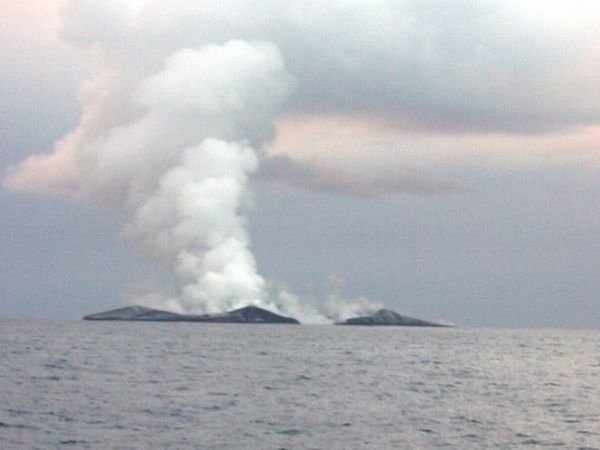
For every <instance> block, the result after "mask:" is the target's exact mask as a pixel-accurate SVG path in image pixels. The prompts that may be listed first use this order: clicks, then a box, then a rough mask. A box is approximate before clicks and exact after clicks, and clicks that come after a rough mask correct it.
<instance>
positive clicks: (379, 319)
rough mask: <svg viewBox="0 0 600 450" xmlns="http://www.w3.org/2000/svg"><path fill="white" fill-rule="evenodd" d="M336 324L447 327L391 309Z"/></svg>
mask: <svg viewBox="0 0 600 450" xmlns="http://www.w3.org/2000/svg"><path fill="white" fill-rule="evenodd" d="M336 325H368V326H400V327H447V326H448V325H442V324H439V323H434V322H427V321H425V320H421V319H415V318H413V317H408V316H403V315H402V314H398V313H397V312H395V311H392V310H389V309H380V310H379V311H377V312H376V313H374V314H372V315H370V316H361V317H353V318H351V319H348V320H345V321H344V322H338V323H337V324H336Z"/></svg>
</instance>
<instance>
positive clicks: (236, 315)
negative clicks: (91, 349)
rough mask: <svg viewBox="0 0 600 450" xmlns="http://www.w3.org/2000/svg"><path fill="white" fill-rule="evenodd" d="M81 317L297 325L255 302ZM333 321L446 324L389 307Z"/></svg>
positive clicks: (136, 308) (142, 308) (127, 309)
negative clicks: (224, 308)
mask: <svg viewBox="0 0 600 450" xmlns="http://www.w3.org/2000/svg"><path fill="white" fill-rule="evenodd" d="M83 320H97V321H101V320H105V321H111V320H112V321H125V322H204V323H230V324H244V323H248V324H289V325H298V324H300V322H299V321H298V320H296V319H294V318H293V317H286V316H282V315H280V314H276V313H274V312H271V311H268V310H266V309H263V308H259V307H258V306H245V307H243V308H238V309H234V310H232V311H228V312H225V313H219V314H178V313H174V312H170V311H163V310H159V309H154V308H148V307H145V306H139V305H133V306H126V307H124V308H118V309H112V310H110V311H105V312H101V313H96V314H89V315H87V316H84V317H83ZM336 325H366V326H402V327H447V326H448V325H442V324H439V323H434V322H428V321H425V320H421V319H415V318H413V317H408V316H404V315H401V314H398V313H397V312H395V311H391V310H389V309H380V310H379V311H377V312H375V313H374V314H371V315H368V316H361V317H353V318H350V319H347V320H345V321H343V322H337V323H336Z"/></svg>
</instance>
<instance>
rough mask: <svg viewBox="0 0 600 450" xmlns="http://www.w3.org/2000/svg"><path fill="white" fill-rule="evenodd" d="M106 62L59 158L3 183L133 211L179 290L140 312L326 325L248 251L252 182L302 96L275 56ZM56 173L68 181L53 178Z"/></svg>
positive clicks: (241, 50)
mask: <svg viewBox="0 0 600 450" xmlns="http://www.w3.org/2000/svg"><path fill="white" fill-rule="evenodd" d="M104 58H106V60H104V61H103V63H102V65H101V70H100V72H99V74H98V75H97V76H96V77H95V79H93V80H91V81H88V82H86V83H84V84H83V86H82V89H81V103H82V107H83V113H82V118H81V121H80V124H79V126H78V127H77V128H76V129H75V130H74V131H72V132H71V133H69V134H68V135H67V136H66V137H65V138H64V139H63V140H61V141H60V142H58V143H57V145H56V148H55V151H54V152H53V153H51V154H47V155H37V156H33V157H30V158H29V159H28V160H26V161H24V162H23V163H22V164H21V165H20V166H18V167H16V168H14V169H13V170H12V173H10V174H9V176H8V177H7V178H6V179H5V180H4V184H5V185H6V186H8V187H9V188H13V189H21V190H30V191H36V189H37V187H36V186H37V185H36V184H32V183H31V181H30V180H31V175H32V174H34V173H36V172H38V173H46V177H45V179H46V180H50V181H51V182H50V183H48V184H49V185H51V186H52V189H53V191H54V192H55V193H68V194H72V193H73V192H76V196H78V197H81V198H83V199H86V200H90V201H93V202H95V203H98V204H102V205H106V206H110V207H113V208H116V209H118V210H119V211H123V212H125V213H126V217H127V224H126V227H125V235H126V236H127V237H129V238H131V239H133V240H134V241H135V242H136V243H137V244H138V246H139V247H140V248H141V249H142V250H143V252H144V253H145V254H146V255H148V256H149V257H150V258H152V259H153V260H155V261H159V262H161V263H163V264H165V265H167V266H168V267H170V268H171V269H172V270H173V272H174V274H175V277H176V280H177V286H176V289H175V292H174V293H173V294H169V295H163V296H160V297H158V301H157V296H156V295H145V296H141V297H140V298H139V299H133V300H134V301H137V302H143V301H144V299H148V298H152V299H153V300H152V303H153V305H152V306H162V307H165V308H167V309H171V310H176V311H180V312H189V313H218V312H223V311H226V310H230V309H233V308H237V307H241V306H245V305H249V304H252V305H257V306H262V307H265V308H267V309H270V310H273V311H276V312H280V313H284V314H290V315H293V316H295V317H297V318H299V319H300V320H304V321H310V322H325V321H327V319H326V318H325V317H324V316H323V315H322V314H320V313H319V312H317V310H316V309H315V308H313V307H311V306H309V305H307V304H306V302H302V301H300V299H299V298H298V297H297V296H295V295H293V294H291V293H290V292H288V291H286V290H283V289H278V290H274V289H273V288H272V286H271V285H269V286H268V285H267V283H266V282H265V280H264V279H263V277H262V276H261V275H260V274H259V273H258V271H257V265H256V261H255V259H254V256H253V255H252V253H251V251H250V248H249V237H248V233H247V231H246V218H245V213H246V212H247V210H248V208H249V206H251V204H252V194H251V192H250V190H249V188H248V179H249V177H250V176H252V174H253V173H255V172H256V170H257V168H258V164H259V155H258V153H257V152H259V151H260V150H261V148H262V147H263V145H264V144H265V143H266V142H267V141H268V140H269V139H271V138H272V137H273V135H274V125H273V123H274V119H275V117H276V116H277V114H278V111H279V110H280V108H281V106H282V104H283V103H284V101H285V100H286V98H287V97H288V95H289V94H290V93H291V92H292V90H293V89H294V78H293V77H292V76H291V75H290V74H289V73H288V72H287V71H286V68H285V65H284V61H283V58H282V56H281V53H280V51H279V49H278V48H277V46H276V45H274V44H273V43H270V42H264V41H244V40H229V41H227V42H225V43H224V44H222V45H216V44H208V45H203V46H201V47H200V48H197V49H196V48H183V49H179V50H177V51H175V52H174V53H173V54H171V55H170V56H168V57H167V58H166V59H165V60H164V61H163V62H162V63H161V64H160V65H157V67H156V69H155V70H149V69H148V68H147V67H140V66H138V65H136V64H135V63H132V62H130V61H129V60H128V59H127V58H125V59H123V58H121V57H113V58H109V57H108V56H107V55H104ZM52 169H57V170H58V172H59V173H60V176H58V177H57V178H56V179H57V180H59V181H60V182H55V180H53V179H52V177H49V176H48V173H52ZM75 186H76V189H75V188H74V187H75ZM47 187H48V186H45V187H43V189H45V190H46V191H47ZM43 189H42V188H40V191H42V190H43ZM338 303H339V302H338ZM336 309H344V307H342V308H336ZM354 309H355V308H354ZM354 309H352V310H353V312H354ZM334 315H335V314H334ZM336 317H337V318H339V315H336Z"/></svg>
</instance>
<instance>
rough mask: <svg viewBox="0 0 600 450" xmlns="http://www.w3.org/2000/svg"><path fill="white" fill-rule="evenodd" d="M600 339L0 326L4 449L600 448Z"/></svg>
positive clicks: (549, 334) (406, 331) (596, 335)
mask: <svg viewBox="0 0 600 450" xmlns="http://www.w3.org/2000/svg"><path fill="white" fill-rule="evenodd" d="M599 387H600V332H597V331H507V330H479V329H437V328H391V327H390V328H368V327H334V326H289V325H223V324H195V323H135V322H129V323H127V322H83V321H82V322H26V321H3V322H0V448H2V449H12V448H39V449H47V448H56V447H62V446H70V447H71V448H94V449H148V448H195V449H238V448H240V449H242V448H243V449H328V450H329V449H340V450H341V449H410V448H424V449H437V448H462V449H465V448H467V449H468V448H473V449H480V448H502V449H510V448H568V449H572V448H580V449H584V448H585V449H599V448H600V425H599V424H600V388H599Z"/></svg>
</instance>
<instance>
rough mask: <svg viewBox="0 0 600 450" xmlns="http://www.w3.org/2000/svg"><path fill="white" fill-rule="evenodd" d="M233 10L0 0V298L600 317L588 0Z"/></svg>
mask: <svg viewBox="0 0 600 450" xmlns="http://www.w3.org/2000/svg"><path fill="white" fill-rule="evenodd" d="M235 6H236V7H235V8H233V7H227V8H225V7H223V6H218V5H214V4H212V3H211V2H198V1H187V0H177V1H173V2H169V4H168V5H165V4H164V2H157V1H152V0H137V1H131V0H130V1H128V2H125V1H121V0H111V1H102V2H100V1H91V0H70V1H66V0H65V1H62V0H45V1H41V0H23V1H20V2H14V1H11V0H0V26H1V27H2V35H3V39H2V41H1V42H0V108H1V109H0V167H1V168H2V169H1V170H2V188H0V248H1V249H2V252H3V255H2V258H0V317H1V318H26V319H77V318H79V317H80V316H81V315H83V314H86V313H90V312H96V311H101V310H106V309H111V308H114V307H118V306H121V305H123V304H127V303H132V302H136V303H138V302H141V303H144V304H149V305H152V306H162V307H167V308H170V309H173V310H182V311H191V312H196V311H216V310H218V309H219V308H221V309H222V308H226V307H233V306H236V305H238V304H239V303H240V302H244V301H247V300H249V299H250V300H252V301H255V302H257V304H261V305H266V306H270V307H271V308H273V309H277V310H279V311H282V312H287V313H294V312H295V313H297V314H300V315H302V316H303V317H309V318H312V319H315V318H317V316H319V317H321V316H328V317H334V316H335V317H338V315H344V314H345V315H348V314H354V313H357V312H358V311H359V310H361V309H365V308H366V309H368V308H375V307H380V306H385V307H388V308H390V309H394V310H397V311H399V312H402V313H406V314H408V315H411V316H415V317H420V318H423V319H429V320H441V321H445V322H450V323H455V324H458V325H463V326H483V327H519V328H595V329H597V328H599V327H600V298H599V297H598V293H599V292H600V277H598V276H597V274H598V273H599V272H600V215H599V213H598V212H599V211H598V208H599V207H600V176H599V175H600V148H599V146H600V96H599V95H597V92H600V33H599V32H598V30H599V29H600V5H598V3H597V2H594V1H587V0H575V1H568V2H567V1H544V2H542V1H537V0H532V1H529V2H526V3H524V2H516V1H499V0H489V1H475V0H461V1H459V2H452V3H448V2H442V1H434V0H421V1H417V0H412V1H408V0H405V1H369V2H365V1H332V2H327V3H326V4H324V3H323V2H317V1H307V0H304V1H287V2H280V1H267V2H256V1H239V2H236V5H235ZM309 321H310V320H309ZM312 321H313V322H319V320H317V319H315V320H312Z"/></svg>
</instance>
